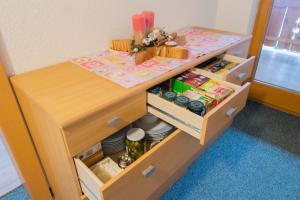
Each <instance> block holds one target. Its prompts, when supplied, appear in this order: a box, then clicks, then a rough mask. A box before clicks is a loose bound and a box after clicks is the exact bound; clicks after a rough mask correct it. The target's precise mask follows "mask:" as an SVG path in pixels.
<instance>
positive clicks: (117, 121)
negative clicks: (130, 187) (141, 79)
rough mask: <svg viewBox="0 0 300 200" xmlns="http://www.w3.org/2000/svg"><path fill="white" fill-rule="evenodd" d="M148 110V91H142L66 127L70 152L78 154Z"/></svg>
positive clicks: (65, 132) (66, 138)
mask: <svg viewBox="0 0 300 200" xmlns="http://www.w3.org/2000/svg"><path fill="white" fill-rule="evenodd" d="M146 112H147V108H146V93H141V94H138V95H136V96H133V97H131V98H128V99H127V100H126V101H123V102H121V103H118V104H116V105H114V106H110V107H109V108H108V109H106V110H103V111H102V112H100V113H96V114H94V115H93V116H90V117H88V118H86V119H84V120H81V121H80V122H79V123H77V124H74V125H71V126H70V127H67V128H65V129H64V134H65V135H64V136H65V140H66V143H67V146H68V149H69V151H70V154H71V155H72V156H75V155H77V154H78V153H80V152H82V151H84V150H86V149H87V148H88V147H90V146H92V145H94V144H96V143H97V142H99V141H101V140H102V139H104V138H106V137H108V136H109V135H111V134H113V133H115V132H117V131H118V130H120V129H122V128H123V127H125V126H127V125H128V124H130V123H131V122H133V121H135V120H137V119H138V118H140V117H142V116H143V115H145V114H146Z"/></svg>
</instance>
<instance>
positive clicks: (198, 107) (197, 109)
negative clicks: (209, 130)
mask: <svg viewBox="0 0 300 200" xmlns="http://www.w3.org/2000/svg"><path fill="white" fill-rule="evenodd" d="M188 109H189V110H190V111H191V112H193V113H195V114H197V115H200V116H202V117H203V116H204V115H205V107H204V105H203V103H202V102H201V101H191V102H190V103H189V105H188Z"/></svg>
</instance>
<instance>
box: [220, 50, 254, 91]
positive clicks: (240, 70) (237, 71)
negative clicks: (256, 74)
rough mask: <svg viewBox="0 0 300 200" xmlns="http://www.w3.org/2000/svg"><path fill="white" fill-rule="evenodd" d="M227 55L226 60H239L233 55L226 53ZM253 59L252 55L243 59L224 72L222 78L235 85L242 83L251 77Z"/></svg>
mask: <svg viewBox="0 0 300 200" xmlns="http://www.w3.org/2000/svg"><path fill="white" fill-rule="evenodd" d="M227 57H228V58H230V59H228V60H230V61H233V62H234V61H235V60H237V61H238V60H240V58H237V57H234V56H229V55H227ZM254 61H255V56H252V57H250V58H249V59H243V61H242V62H240V64H239V65H238V66H237V67H235V68H233V69H232V70H230V71H228V72H227V73H226V74H225V78H224V79H223V80H225V81H227V82H230V83H234V84H237V85H242V84H243V82H245V81H246V80H247V79H248V78H250V77H251V73H252V70H253V67H254Z"/></svg>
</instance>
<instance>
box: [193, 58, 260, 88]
mask: <svg viewBox="0 0 300 200" xmlns="http://www.w3.org/2000/svg"><path fill="white" fill-rule="evenodd" d="M222 58H223V59H224V60H227V61H230V62H234V63H238V65H237V66H235V67H233V68H232V69H230V70H226V71H224V72H222V73H219V74H217V73H212V72H210V71H207V70H204V69H201V68H198V67H197V68H194V69H193V70H194V71H197V72H201V74H203V75H205V76H208V77H210V78H214V79H219V80H224V81H227V82H230V83H234V84H237V85H242V84H243V82H245V81H246V80H247V79H248V78H250V76H251V73H252V70H253V66H254V61H255V56H252V57H250V58H248V59H245V58H240V57H237V56H233V55H229V54H225V55H223V56H222Z"/></svg>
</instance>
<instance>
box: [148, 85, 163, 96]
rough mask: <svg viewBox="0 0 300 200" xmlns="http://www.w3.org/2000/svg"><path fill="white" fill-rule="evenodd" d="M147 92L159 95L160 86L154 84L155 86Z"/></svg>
mask: <svg viewBox="0 0 300 200" xmlns="http://www.w3.org/2000/svg"><path fill="white" fill-rule="evenodd" d="M149 92H150V93H152V94H156V95H160V93H161V87H158V86H156V87H153V88H150V89H149Z"/></svg>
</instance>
